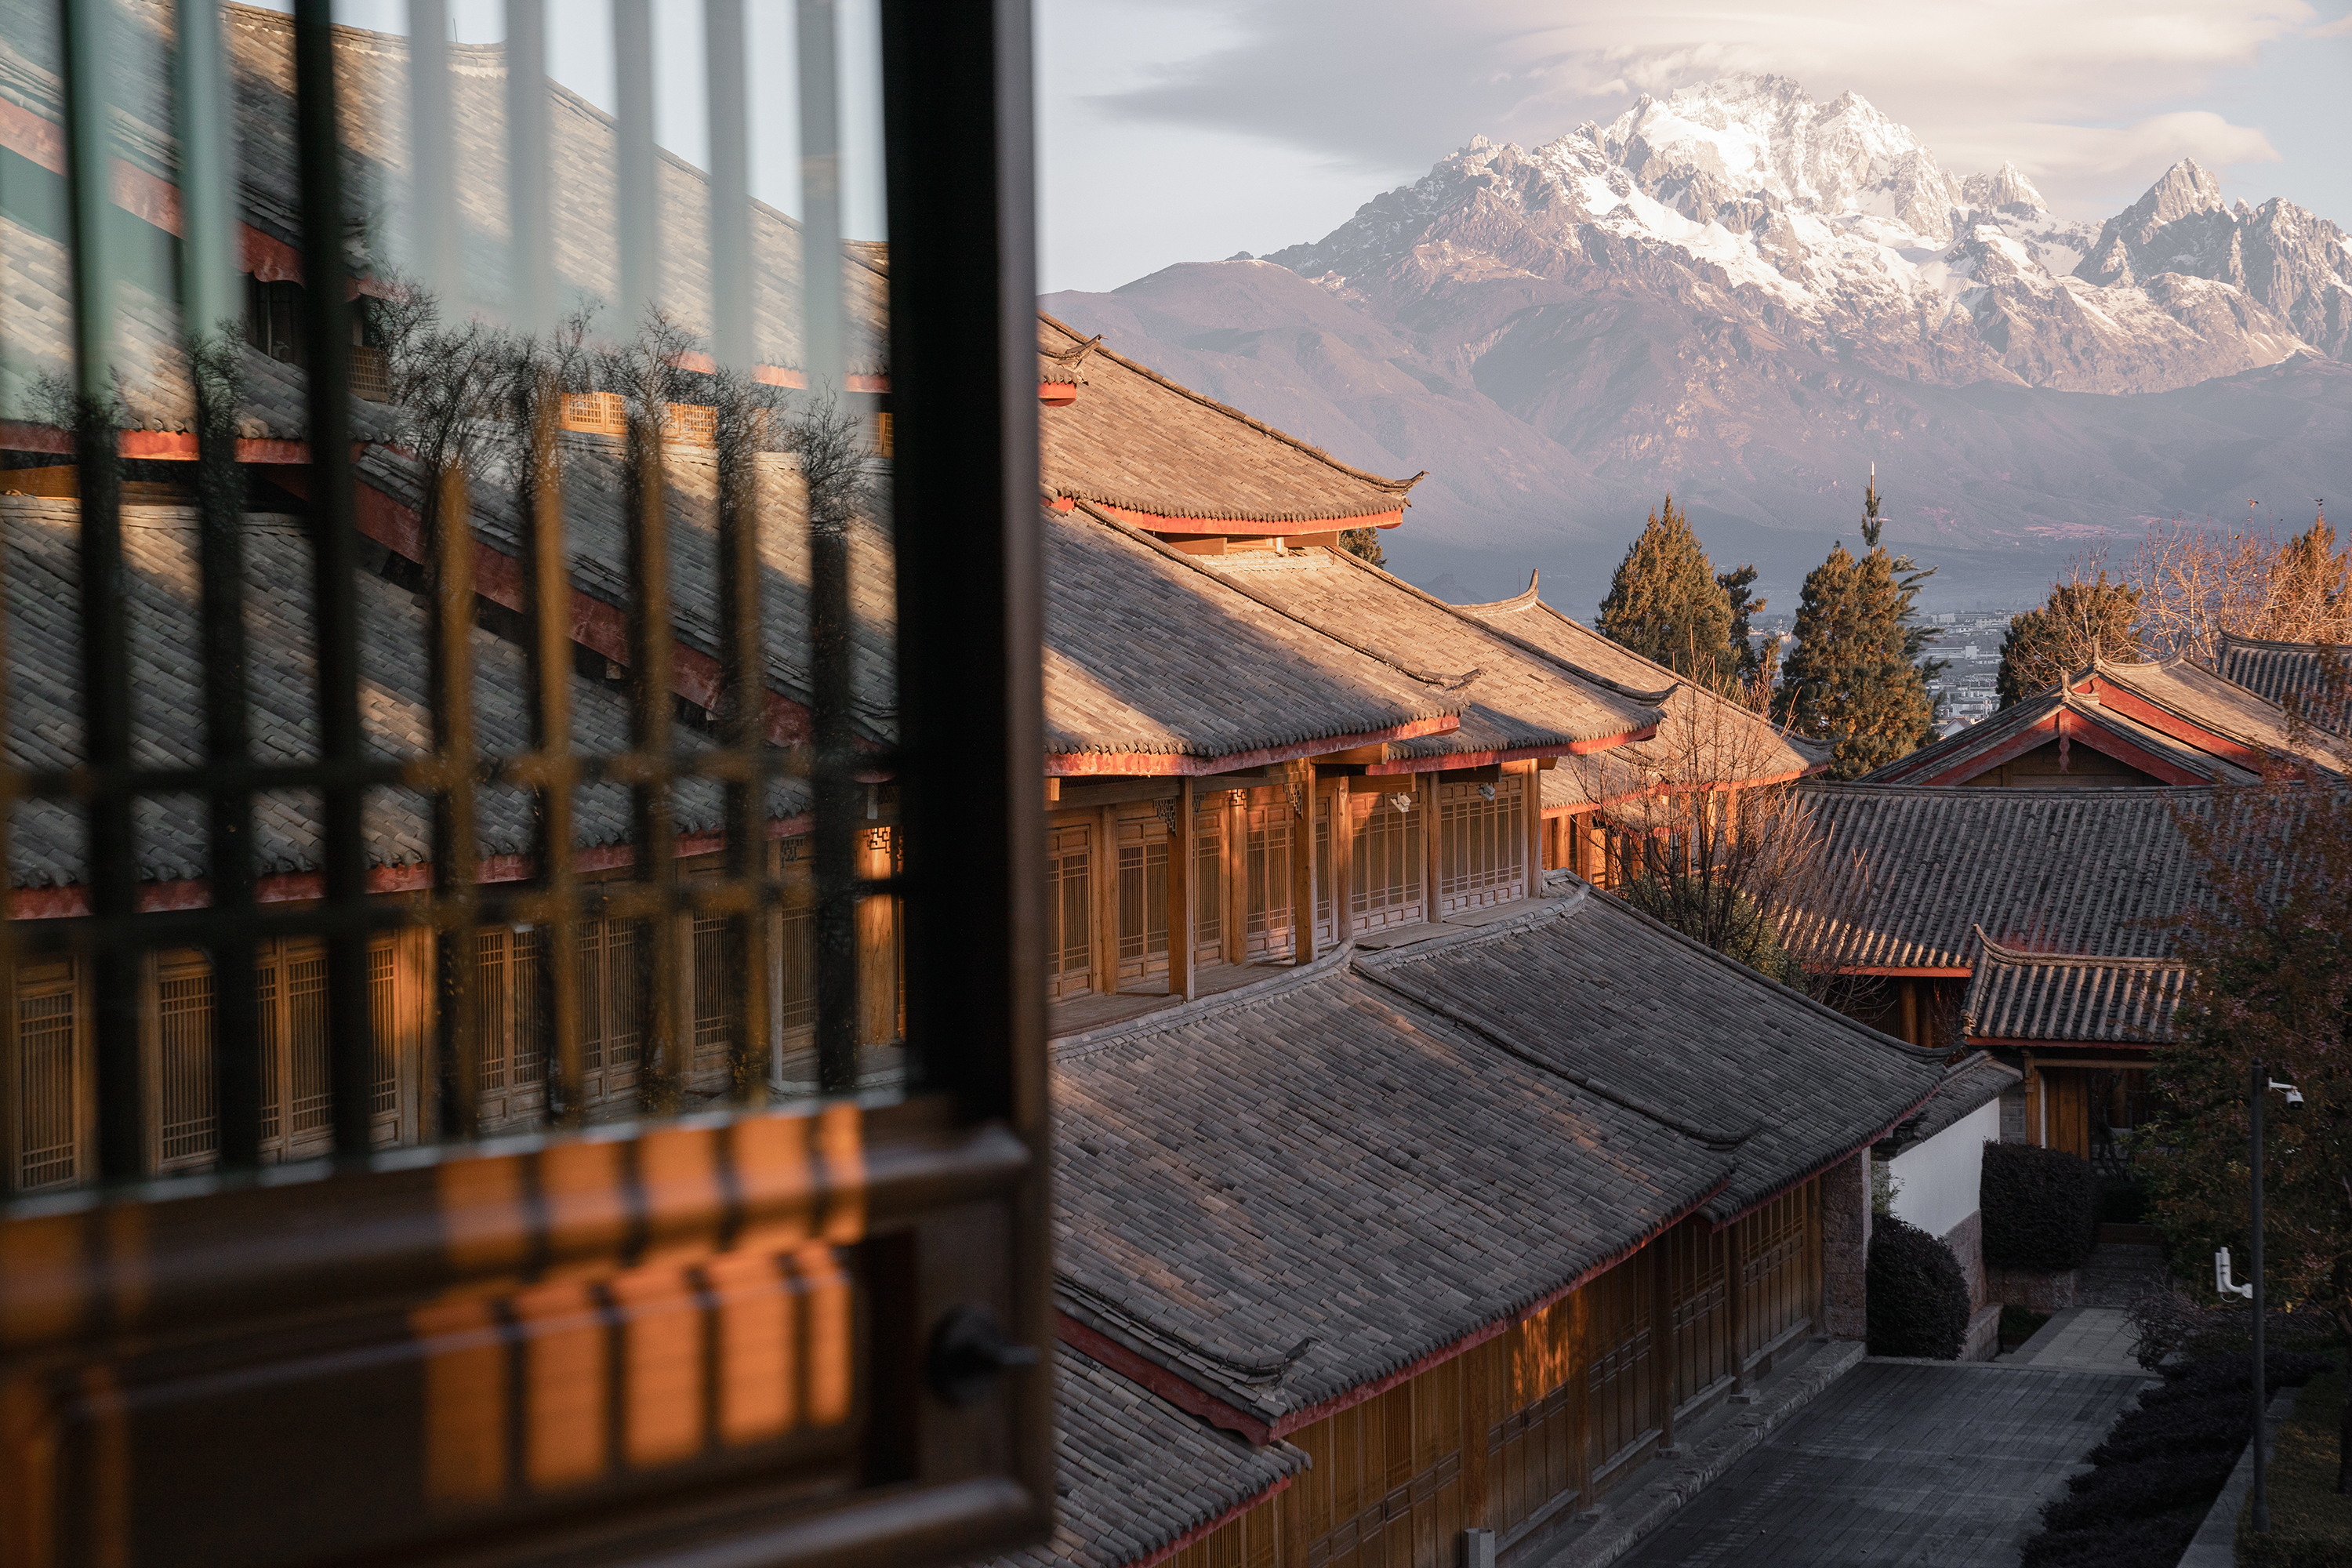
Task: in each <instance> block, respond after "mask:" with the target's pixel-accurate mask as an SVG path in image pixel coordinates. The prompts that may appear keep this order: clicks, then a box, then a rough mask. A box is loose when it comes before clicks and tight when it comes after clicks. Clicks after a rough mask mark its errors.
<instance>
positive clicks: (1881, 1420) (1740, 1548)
mask: <svg viewBox="0 0 2352 1568" xmlns="http://www.w3.org/2000/svg"><path fill="white" fill-rule="evenodd" d="M2086 1326H2087V1325H2086ZM2146 1381H2147V1378H2146V1375H2145V1374H2144V1373H2139V1372H2137V1371H2136V1370H2133V1371H2120V1370H2119V1371H2081V1370H2074V1369H2071V1368H2066V1367H2059V1366H2042V1365H2036V1364H2033V1363H2024V1364H2019V1363H2003V1362H1911V1361H1882V1360H1875V1359H1874V1360H1869V1361H1865V1362H1864V1363H1862V1364H1861V1365H1860V1366H1858V1367H1856V1368H1854V1370H1853V1371H1852V1372H1851V1373H1847V1374H1846V1375H1845V1376H1844V1377H1843V1378H1841V1379H1839V1380H1838V1382H1837V1384H1835V1385H1834V1386H1832V1388H1830V1389H1829V1390H1828V1391H1827V1392H1826V1393H1824V1394H1822V1396H1821V1398H1820V1400H1819V1401H1818V1402H1817V1403H1815V1404H1814V1405H1813V1406H1812V1407H1811V1409H1809V1410H1807V1411H1806V1412H1805V1413H1804V1414H1803V1415H1800V1416H1798V1417H1796V1418H1795V1419H1794V1420H1792V1421H1790V1423H1789V1425H1788V1426H1786V1427H1783V1428H1782V1429H1780V1431H1778V1432H1775V1433H1774V1434H1773V1435H1772V1436H1769V1437H1768V1438H1766V1439H1765V1441H1764V1442H1763V1443H1762V1444H1761V1445H1760V1446H1759V1447H1757V1448H1756V1449H1755V1451H1754V1452H1752V1453H1750V1454H1748V1456H1747V1457H1746V1458H1742V1459H1740V1460H1739V1461H1738V1463H1737V1464H1735V1465H1734V1466H1733V1467H1732V1468H1730V1469H1729V1470H1728V1471H1727V1472H1726V1473H1725V1475H1724V1477H1723V1479H1720V1480H1718V1481H1717V1482H1716V1483H1715V1484H1714V1485H1713V1486H1711V1487H1709V1488H1708V1489H1706V1491H1705V1492H1703V1493H1701V1494H1700V1495H1699V1496H1698V1497H1696V1498H1695V1499H1694V1500H1692V1501H1691V1503H1690V1504H1689V1506H1687V1507H1686V1508H1685V1509H1683V1510H1681V1511H1680V1512H1679V1513H1677V1514H1675V1517H1674V1519H1673V1520H1672V1521H1671V1522H1669V1523H1668V1524H1666V1525H1665V1526H1664V1528H1662V1529H1661V1530H1659V1531H1658V1532H1657V1533H1656V1534H1654V1535H1653V1536H1651V1537H1650V1538H1649V1539H1648V1540H1647V1541H1645V1542H1642V1544H1641V1545H1639V1546H1637V1547H1635V1548H1634V1549H1633V1552H1630V1553H1628V1554H1627V1555H1626V1556H1624V1557H1623V1558H1622V1559H1620V1560H1619V1561H1620V1562H1621V1563H1623V1564H1624V1565H1626V1568H1714V1565H1717V1564H1721V1565H1724V1568H1861V1565H1863V1564H1869V1565H1870V1568H1897V1565H1905V1568H1907V1565H1912V1564H1916V1565H1918V1568H2015V1564H2016V1563H2017V1557H2018V1549H2019V1547H2020V1546H2021V1545H2022V1544H2023V1542H2024V1541H2025V1538H2026V1537H2027V1536H2028V1535H2031V1534H2032V1532H2033V1531H2035V1530H2036V1529H2037V1528H2039V1524H2040V1520H2039V1514H2040V1511H2041V1508H2042V1504H2043V1503H2044V1502H2046V1501H2048V1500H2050V1499H2051V1498H2052V1497H2053V1496H2054V1495H2056V1494H2057V1492H2058V1491H2059V1490H2060V1489H2062V1488H2063V1486H2064V1484H2065V1479H2066V1477H2067V1476H2068V1475H2069V1474H2070V1473H2072V1471H2073V1469H2074V1466H2075V1465H2076V1464H2077V1463H2078V1462H2079V1461H2080V1460H2081V1459H2082V1458H2083V1456H2084V1454H2085V1453H2087V1452H2089V1450H2091V1449H2092V1448H2094V1447H2097V1446H2098V1442H2099V1439H2100V1437H2101V1436H2104V1435H2105V1432H2106V1429H2107V1427H2108V1426H2109V1425H2110V1424H2112V1423H2113V1421H2114V1420H2115V1417H2116V1415H2117V1414H2118V1413H2119V1412H2120V1411H2121V1410H2122V1409H2123V1407H2124V1406H2125V1405H2126V1404H2128V1403H2129V1402H2130V1401H2131V1399H2132V1398H2133V1396H2134V1395H2135V1394H2137V1393H2138V1392H2139V1390H2140V1388H2141V1386H2142V1385H2143V1384H2144V1383H2145V1382H2146Z"/></svg>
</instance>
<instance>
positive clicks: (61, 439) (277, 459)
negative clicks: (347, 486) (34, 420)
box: [0, 419, 310, 465]
mask: <svg viewBox="0 0 2352 1568" xmlns="http://www.w3.org/2000/svg"><path fill="white" fill-rule="evenodd" d="M0 448H5V449H6V450H8V451H12V452H58V453H61V454H65V455H68V456H69V455H71V453H72V452H73V432H72V431H70V430H61V429H59V428H58V426H54V425H34V424H28V423H26V421H24V420H21V419H0ZM117 450H119V451H120V452H121V454H122V456H124V457H126V458H145V459H147V460H148V461H150V462H165V463H193V462H194V461H195V460H196V438H195V437H194V436H193V435H191V434H189V433H187V432H185V431H182V430H125V431H123V432H122V434H121V437H120V438H119V441H118V445H117ZM236 460H237V461H238V462H240V463H285V464H294V465H302V464H307V463H309V462H310V443H309V442H308V441H281V440H278V439H276V438H274V437H251V436H240V437H237V442H236Z"/></svg>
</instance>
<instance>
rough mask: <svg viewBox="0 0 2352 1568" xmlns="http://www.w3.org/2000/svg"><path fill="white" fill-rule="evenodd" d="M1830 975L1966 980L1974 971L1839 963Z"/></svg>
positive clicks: (1917, 965) (1919, 965)
mask: <svg viewBox="0 0 2352 1568" xmlns="http://www.w3.org/2000/svg"><path fill="white" fill-rule="evenodd" d="M1830 973H1832V974H1871V975H1876V976H1877V977H1879V978H1880V979H1883V980H1966V979H1967V978H1968V977H1969V975H1971V974H1974V973H1976V971H1975V970H1974V969H1972V968H1970V967H1969V966H1968V965H1966V964H1959V965H1953V964H1940V965H1939V964H1929V963H1841V964H1839V965H1838V966H1837V967H1836V968H1835V969H1833V970H1832V971H1831V972H1830Z"/></svg>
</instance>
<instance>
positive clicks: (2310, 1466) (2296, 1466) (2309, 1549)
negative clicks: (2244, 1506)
mask: <svg viewBox="0 0 2352 1568" xmlns="http://www.w3.org/2000/svg"><path fill="white" fill-rule="evenodd" d="M2344 1398H2345V1388H2344V1373H2342V1372H2340V1371H2335V1372H2330V1373H2327V1374H2326V1376H2324V1377H2315V1378H2313V1379H2312V1380H2311V1382H2310V1383H2308V1384H2305V1386H2304V1390H2303V1396H2302V1397H2301V1398H2299V1399H2297V1400H2296V1401H2295V1402H2294V1415H2291V1416H2289V1417H2288V1418H2287V1421H2286V1423H2285V1425H2284V1426H2281V1427H2280V1428H2279V1435H2278V1447H2276V1448H2275V1449H2273V1451H2272V1454H2271V1467H2270V1483H2269V1487H2268V1495H2269V1498H2270V1505H2271V1528H2270V1533H2268V1534H2267V1535H2256V1534H2255V1533H2254V1532H2253V1531H2252V1530H2251V1529H2249V1528H2248V1527H2247V1523H2246V1516H2247V1514H2248V1513H2249V1512H2251V1511H2252V1510H2251V1509H2248V1510H2241V1511H2240V1513H2239V1516H2238V1542H2237V1544H2238V1561H2239V1562H2240V1563H2246V1564H2249V1565H2250V1568H2342V1565H2343V1564H2344V1563H2352V1497H2347V1496H2345V1495H2344V1494H2343V1493H2342V1492H2339V1491H2337V1490H2336V1451H2337V1444H2338V1439H2339V1435H2340V1433H2341V1430H2342V1427H2341V1425H2340V1424H2341V1423H2342V1421H2343V1419H2344Z"/></svg>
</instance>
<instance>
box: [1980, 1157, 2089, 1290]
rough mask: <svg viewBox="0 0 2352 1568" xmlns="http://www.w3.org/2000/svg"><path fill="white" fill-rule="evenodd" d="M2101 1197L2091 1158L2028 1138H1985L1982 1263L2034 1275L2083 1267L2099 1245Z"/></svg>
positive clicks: (1982, 1198)
mask: <svg viewBox="0 0 2352 1568" xmlns="http://www.w3.org/2000/svg"><path fill="white" fill-rule="evenodd" d="M2104 1205H2105V1193H2104V1192H2103V1191H2102V1190H2101V1184H2100V1181H2099V1176H2098V1173H2097V1172H2095V1171H2094V1170H2093V1169H2092V1168H2091V1163H2090V1162H2089V1161H2088V1160H2084V1159H2081V1158H2079V1157H2077V1156H2075V1155H2073V1154H2069V1153H2065V1152H2063V1151H2061V1150H2057V1149H2037V1148H2035V1147H2033V1146H2032V1144H2030V1143H1988V1144H1986V1145H1985V1152H1984V1178H1983V1184H1982V1185H1981V1186H1980V1187H1979V1189H1978V1195H1977V1207H1978V1208H1979V1210H1980V1211H1981V1212H1982V1214H1983V1215H1984V1259H1985V1262H1986V1264H1987V1265H1988V1266H1990V1267H1991V1268H2021V1269H2024V1270H2026V1271H2027V1272H2028V1273H2032V1274H2063V1273H2065V1272H2066V1271H2067V1270H2068V1269H2070V1268H2081V1267H2082V1266H2083V1265H2084V1263H2085V1262H2087V1261H2088V1260H2089V1258H2090V1256H2091V1248H2092V1247H2095V1246H2097V1245H2098V1241H2099V1212H2100V1210H2101V1208H2102V1207H2103V1206H2104Z"/></svg>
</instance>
